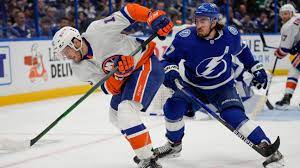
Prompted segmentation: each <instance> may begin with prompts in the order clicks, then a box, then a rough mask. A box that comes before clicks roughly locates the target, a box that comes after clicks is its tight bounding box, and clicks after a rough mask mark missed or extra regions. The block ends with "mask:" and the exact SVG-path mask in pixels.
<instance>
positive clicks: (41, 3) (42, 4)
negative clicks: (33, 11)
mask: <svg viewBox="0 0 300 168" xmlns="http://www.w3.org/2000/svg"><path fill="white" fill-rule="evenodd" d="M38 9H39V16H40V17H44V16H46V5H45V2H44V0H38Z"/></svg>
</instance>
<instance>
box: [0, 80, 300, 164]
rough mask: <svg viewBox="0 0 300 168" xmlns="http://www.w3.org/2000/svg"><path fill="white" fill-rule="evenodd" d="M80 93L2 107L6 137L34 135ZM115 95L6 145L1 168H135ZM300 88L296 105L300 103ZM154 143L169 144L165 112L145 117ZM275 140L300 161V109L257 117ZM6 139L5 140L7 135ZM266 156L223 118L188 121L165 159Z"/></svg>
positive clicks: (273, 94) (275, 87)
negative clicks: (113, 118) (112, 106)
mask: <svg viewBox="0 0 300 168" xmlns="http://www.w3.org/2000/svg"><path fill="white" fill-rule="evenodd" d="M284 85H285V83H284V78H274V81H273V83H272V88H271V90H270V95H269V98H270V100H271V102H272V103H274V102H275V101H276V100H278V99H279V98H281V97H282V93H283V90H284ZM79 97H80V96H74V97H67V98H61V99H53V100H47V101H42V102H35V103H29V104H22V105H14V106H6V107H2V108H0V137H1V138H3V137H6V138H10V139H14V140H19V141H23V140H29V139H32V138H33V137H35V136H36V135H37V134H38V133H40V132H41V131H42V130H43V129H44V128H46V127H47V126H48V125H49V124H50V123H51V122H52V121H54V120H55V119H56V118H57V117H58V116H59V115H60V114H62V113H63V112H64V111H65V110H66V109H67V108H68V107H69V106H70V105H72V104H73V103H74V102H75V101H76V100H77V99H78V98H79ZM109 98H110V97H109V96H106V95H103V94H102V93H95V94H92V95H91V96H90V97H88V98H87V99H86V100H85V101H84V102H83V103H82V104H80V105H79V106H78V107H77V108H76V109H75V110H74V111H73V112H71V113H70V114H69V115H68V116H66V117H65V118H64V119H63V120H61V121H60V122H59V123H58V124H57V125H56V126H55V127H54V128H53V129H52V130H51V131H50V132H49V133H48V134H46V135H45V136H44V137H43V138H42V139H41V140H40V141H39V142H38V143H37V144H36V145H35V146H33V147H32V148H31V149H26V150H23V151H19V152H8V151H5V150H0V168H10V167H11V168H134V167H136V165H135V164H134V162H133V161H132V157H133V156H134V153H133V152H132V151H131V148H130V146H129V144H128V143H127V141H126V140H125V138H124V137H122V136H121V134H120V133H119V132H118V130H117V129H115V128H114V127H113V126H112V125H111V124H110V123H109V121H108V113H107V111H108V106H109ZM299 98H300V91H299V90H298V91H297V93H296V96H294V97H293V100H292V104H293V105H295V106H296V105H297V104H299V103H300V99H299ZM143 119H144V121H145V123H146V125H147V126H148V128H149V129H150V134H151V136H152V141H153V144H154V146H158V145H161V144H163V143H165V138H164V133H165V127H164V121H163V118H162V117H154V116H145V117H143ZM257 122H258V123H259V124H260V125H261V126H262V127H263V129H264V130H265V132H266V133H267V134H268V135H269V137H270V138H271V139H272V140H275V138H276V136H280V138H281V146H280V151H281V152H282V153H283V154H284V156H285V161H286V166H285V167H287V168H298V167H300V166H299V162H300V145H299V144H300V111H299V109H298V110H293V111H289V112H288V111H276V110H275V111H264V113H262V114H261V115H259V116H258V117H257ZM1 138H0V139H1ZM263 160H264V158H263V157H261V156H260V155H259V154H257V153H256V152H255V151H254V150H253V149H252V148H250V147H248V146H247V145H246V144H245V143H244V142H242V141H241V140H240V139H238V138H237V137H236V136H235V135H233V134H232V133H231V132H230V131H228V130H227V129H226V128H225V127H224V126H223V125H221V124H219V123H218V122H217V121H214V120H210V121H199V120H187V121H186V134H185V137H184V141H183V151H182V156H181V157H179V158H176V159H170V160H162V161H161V163H162V165H163V167H164V168H258V167H262V166H261V163H262V162H263Z"/></svg>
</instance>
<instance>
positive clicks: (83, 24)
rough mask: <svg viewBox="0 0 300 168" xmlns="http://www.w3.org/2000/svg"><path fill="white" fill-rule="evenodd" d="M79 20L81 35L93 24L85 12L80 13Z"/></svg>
mask: <svg viewBox="0 0 300 168" xmlns="http://www.w3.org/2000/svg"><path fill="white" fill-rule="evenodd" d="M78 18H79V30H80V33H82V32H85V31H86V29H87V27H88V26H89V25H90V23H91V22H92V19H90V18H88V16H87V14H86V13H84V12H83V11H81V12H79V14H78Z"/></svg>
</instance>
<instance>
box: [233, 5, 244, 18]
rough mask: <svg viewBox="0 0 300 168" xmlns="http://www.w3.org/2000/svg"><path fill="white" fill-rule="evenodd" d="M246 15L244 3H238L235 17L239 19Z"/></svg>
mask: <svg viewBox="0 0 300 168" xmlns="http://www.w3.org/2000/svg"><path fill="white" fill-rule="evenodd" d="M246 15H247V7H246V5H245V4H240V5H239V10H238V11H236V12H235V13H234V16H235V18H236V19H238V20H241V19H242V18H243V17H244V16H246Z"/></svg>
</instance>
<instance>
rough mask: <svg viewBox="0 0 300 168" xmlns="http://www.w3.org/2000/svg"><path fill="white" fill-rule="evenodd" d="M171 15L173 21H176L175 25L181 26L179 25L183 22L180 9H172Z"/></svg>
mask: <svg viewBox="0 0 300 168" xmlns="http://www.w3.org/2000/svg"><path fill="white" fill-rule="evenodd" d="M169 15H170V18H171V21H172V22H173V23H174V26H179V25H181V24H182V21H181V16H180V13H179V11H177V10H175V9H174V10H170V11H169Z"/></svg>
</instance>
